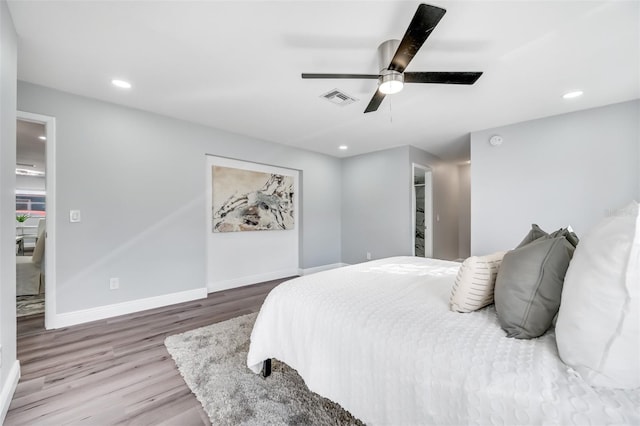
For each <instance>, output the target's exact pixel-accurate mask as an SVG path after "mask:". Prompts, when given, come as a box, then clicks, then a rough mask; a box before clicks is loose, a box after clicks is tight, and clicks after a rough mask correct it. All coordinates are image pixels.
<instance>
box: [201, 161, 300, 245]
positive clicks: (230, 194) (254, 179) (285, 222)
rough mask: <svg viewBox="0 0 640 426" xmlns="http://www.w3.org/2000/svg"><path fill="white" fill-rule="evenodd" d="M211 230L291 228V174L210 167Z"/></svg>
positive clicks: (292, 223)
mask: <svg viewBox="0 0 640 426" xmlns="http://www.w3.org/2000/svg"><path fill="white" fill-rule="evenodd" d="M212 179H213V186H212V188H213V209H212V210H213V232H237V231H264V230H286V229H293V227H294V220H293V205H294V204H293V196H294V187H293V176H285V175H280V174H274V173H263V172H255V171H252V170H243V169H236V168H232V167H222V166H213V167H212Z"/></svg>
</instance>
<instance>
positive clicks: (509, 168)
mask: <svg viewBox="0 0 640 426" xmlns="http://www.w3.org/2000/svg"><path fill="white" fill-rule="evenodd" d="M639 112H640V101H638V100H636V101H631V102H624V103H620V104H615V105H609V106H605V107H600V108H594V109H589V110H584V111H579V112H574V113H570V114H564V115H559V116H554V117H548V118H544V119H539V120H534V121H528V122H524V123H518V124H513V125H510V126H505V127H499V128H496V129H490V130H484V131H481V132H475V133H472V135H471V181H472V183H473V184H472V187H471V230H472V236H471V245H472V254H479V255H481V254H486V253H490V252H493V251H496V250H505V249H511V248H513V247H514V246H515V245H516V244H517V243H518V242H519V241H520V240H521V239H522V238H523V237H524V235H525V234H526V233H527V231H528V229H529V227H530V225H531V223H537V224H539V225H540V226H541V227H542V228H543V229H545V230H555V229H557V228H560V227H564V226H567V225H571V226H572V227H573V228H574V229H575V231H576V232H577V233H578V236H581V235H584V233H585V232H587V231H588V230H589V228H590V227H592V226H593V225H595V224H596V223H597V222H598V221H599V220H600V219H601V218H603V217H604V216H605V215H606V214H607V213H608V212H610V211H611V210H613V209H617V208H620V207H623V206H624V205H626V204H627V203H628V202H629V201H631V200H632V199H633V198H636V197H640V175H639V173H640V162H639V160H638V159H639V153H638V151H639V149H640V132H639V123H640V120H639V117H640V115H639ZM494 134H499V135H501V136H502V137H503V138H504V143H503V144H502V146H499V147H492V146H491V145H489V143H488V139H489V138H490V137H491V136H492V135H494Z"/></svg>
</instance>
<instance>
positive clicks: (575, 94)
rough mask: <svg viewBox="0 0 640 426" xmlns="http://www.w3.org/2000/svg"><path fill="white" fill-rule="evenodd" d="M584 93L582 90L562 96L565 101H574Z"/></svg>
mask: <svg viewBox="0 0 640 426" xmlns="http://www.w3.org/2000/svg"><path fill="white" fill-rule="evenodd" d="M582 93H583V92H582V90H576V91H574V92H569V93H565V94H564V95H562V97H563V98H565V99H573V98H577V97H578V96H582Z"/></svg>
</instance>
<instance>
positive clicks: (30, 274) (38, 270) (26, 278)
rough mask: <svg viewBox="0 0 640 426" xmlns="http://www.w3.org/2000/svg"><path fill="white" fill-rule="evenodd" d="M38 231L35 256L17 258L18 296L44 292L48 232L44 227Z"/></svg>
mask: <svg viewBox="0 0 640 426" xmlns="http://www.w3.org/2000/svg"><path fill="white" fill-rule="evenodd" d="M42 222H44V220H43V221H42ZM38 230H39V232H38V236H37V240H36V247H35V249H34V250H33V256H16V296H32V295H38V294H40V293H42V292H43V291H44V245H45V240H46V238H45V236H44V235H45V232H46V230H45V227H44V226H42V227H40V226H38Z"/></svg>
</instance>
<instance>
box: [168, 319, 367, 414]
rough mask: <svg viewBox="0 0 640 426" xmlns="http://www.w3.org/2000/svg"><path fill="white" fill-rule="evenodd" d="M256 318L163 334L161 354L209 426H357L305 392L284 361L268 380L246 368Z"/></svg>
mask: <svg viewBox="0 0 640 426" xmlns="http://www.w3.org/2000/svg"><path fill="white" fill-rule="evenodd" d="M256 316H257V314H250V315H245V316H242V317H238V318H233V319H231V320H228V321H224V322H221V323H217V324H213V325H210V326H207V327H202V328H199V329H196V330H192V331H188V332H186V333H182V334H177V335H173V336H169V337H167V338H166V340H165V342H164V343H165V345H166V347H167V350H168V351H169V353H170V354H171V356H172V357H173V359H174V360H175V362H176V365H177V366H178V370H179V371H180V374H182V377H184V380H185V382H186V383H187V385H188V386H189V388H190V389H191V390H192V391H193V393H194V394H195V395H196V397H197V398H198V400H199V401H200V403H201V404H202V406H203V407H204V410H205V411H206V413H207V414H208V415H209V419H211V423H212V424H214V425H362V424H363V423H362V422H360V421H359V420H358V419H356V418H354V417H353V416H351V414H349V412H348V411H346V410H344V409H343V408H342V407H340V406H339V405H338V404H336V403H334V402H332V401H330V400H328V399H326V398H322V397H321V396H319V395H317V394H315V393H313V392H311V391H310V390H309V389H308V388H307V386H306V385H305V384H304V381H303V380H302V379H301V378H300V376H299V375H298V374H297V373H296V371H295V370H293V369H292V368H290V367H289V366H287V365H286V364H284V363H281V362H278V361H276V360H274V361H273V362H272V373H271V376H269V377H268V378H266V379H265V378H263V377H262V376H261V375H259V374H254V373H253V372H251V370H249V368H248V367H247V364H246V362H247V351H248V350H249V337H250V335H251V330H252V328H253V323H254V322H255V319H256Z"/></svg>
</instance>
